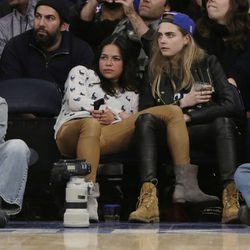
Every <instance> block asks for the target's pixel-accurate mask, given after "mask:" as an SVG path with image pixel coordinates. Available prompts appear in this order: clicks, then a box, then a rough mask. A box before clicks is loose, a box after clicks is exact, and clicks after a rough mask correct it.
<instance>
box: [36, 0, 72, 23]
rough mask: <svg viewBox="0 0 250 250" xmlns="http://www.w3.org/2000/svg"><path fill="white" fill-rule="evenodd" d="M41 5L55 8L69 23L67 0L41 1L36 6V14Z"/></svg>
mask: <svg viewBox="0 0 250 250" xmlns="http://www.w3.org/2000/svg"><path fill="white" fill-rule="evenodd" d="M40 5H47V6H49V7H51V8H53V9H54V10H55V11H56V12H57V13H58V14H59V16H60V18H61V19H62V20H63V21H65V22H69V3H68V1H67V0H40V1H38V3H37V4H36V7H35V13H36V10H37V7H38V6H40Z"/></svg>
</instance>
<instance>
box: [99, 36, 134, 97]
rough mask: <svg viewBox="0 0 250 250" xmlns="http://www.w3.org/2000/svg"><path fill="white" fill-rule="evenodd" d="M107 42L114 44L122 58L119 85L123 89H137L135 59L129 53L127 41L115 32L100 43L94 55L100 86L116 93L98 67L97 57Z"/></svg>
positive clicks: (112, 94) (106, 90)
mask: <svg viewBox="0 0 250 250" xmlns="http://www.w3.org/2000/svg"><path fill="white" fill-rule="evenodd" d="M109 44H114V45H116V46H117V47H118V48H119V50H120V53H121V56H122V60H123V72H122V74H121V76H120V79H119V82H118V83H119V87H121V88H122V90H123V91H125V90H128V91H137V83H136V64H135V62H136V59H135V58H134V57H133V55H131V54H132V53H131V50H130V47H129V44H128V42H127V41H126V40H125V38H123V37H121V36H118V35H116V34H114V35H111V36H109V37H107V38H106V39H105V40H103V42H102V43H101V45H100V46H99V48H98V50H97V53H96V57H95V71H96V73H97V74H98V76H99V77H100V80H101V88H102V89H103V91H105V92H106V93H107V94H109V95H111V96H114V95H116V90H115V89H114V87H113V83H112V82H111V81H110V80H108V79H106V78H105V77H104V76H103V75H102V74H101V72H100V69H99V59H100V56H101V54H102V51H103V48H104V47H105V46H107V45H109Z"/></svg>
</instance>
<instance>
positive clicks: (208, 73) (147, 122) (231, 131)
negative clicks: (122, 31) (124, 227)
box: [130, 12, 239, 222]
mask: <svg viewBox="0 0 250 250" xmlns="http://www.w3.org/2000/svg"><path fill="white" fill-rule="evenodd" d="M194 28H195V24H194V21H193V20H192V19H191V18H189V17H188V16H187V15H185V14H183V13H178V12H166V13H165V14H164V15H163V17H162V20H161V22H160V24H159V26H158V29H157V33H156V36H155V39H154V41H153V44H152V51H151V58H150V64H149V72H150V78H149V80H148V84H147V87H146V88H145V89H144V91H143V92H142V93H141V95H140V108H141V109H145V108H147V107H152V106H158V105H163V106H165V105H166V104H176V105H177V106H179V107H180V108H181V109H182V111H183V113H184V114H183V116H184V119H185V121H186V123H187V128H188V133H189V138H190V148H191V150H196V151H201V150H203V151H206V152H211V151H212V152H214V153H215V154H216V156H217V160H218V168H219V174H220V177H221V182H222V186H223V202H224V209H223V218H222V221H223V222H230V221H233V220H235V219H237V213H238V208H239V204H238V199H237V194H238V193H237V192H236V191H235V192H234V193H233V194H232V193H229V191H228V187H230V188H231V187H232V186H234V182H233V181H234V178H233V177H234V176H233V175H234V172H235V169H236V166H237V154H236V153H237V152H236V135H237V129H236V126H235V123H234V121H233V119H231V118H232V117H234V116H235V115H236V114H237V113H239V109H238V108H237V106H236V105H235V103H234V95H233V91H232V89H231V86H230V84H229V83H228V81H227V78H226V76H225V74H224V71H223V69H222V67H221V66H220V64H219V63H218V61H217V59H216V57H215V56H209V55H207V54H206V53H205V52H204V50H203V49H201V48H200V47H198V46H197V44H196V43H195V41H194V38H193V36H192V34H193V31H194ZM144 42H146V41H144ZM150 42H151V41H150ZM157 120H158V122H157ZM161 124H162V122H161V121H160V120H159V119H155V118H154V117H152V115H145V114H143V115H141V116H140V117H139V118H138V119H137V121H136V129H135V136H136V138H137V140H136V141H139V142H140V143H139V144H138V145H137V146H136V148H137V149H138V153H137V154H138V157H139V159H140V160H141V161H140V162H141V164H140V165H139V170H140V171H139V174H140V179H141V183H142V186H143V185H144V184H145V183H148V182H152V180H155V179H156V178H157V172H158V171H157V170H158V163H159V162H158V161H159V160H158V159H159V158H160V153H161V151H159V150H158V148H157V147H156V146H154V145H157V144H159V138H160V140H161V141H162V140H163V139H162V138H164V137H163V136H162V134H164V130H162V129H158V128H161V127H162V125H161ZM145 155H146V156H147V157H145ZM174 172H175V179H176V183H177V184H178V183H181V180H180V179H179V178H180V173H182V172H183V170H182V169H181V168H178V167H175V168H174ZM187 175H188V174H186V176H187ZM230 190H232V189H230ZM178 197H179V195H178V189H175V190H174V194H173V201H174V202H178V203H184V202H186V201H187V200H185V199H178ZM139 200H140V202H139V205H138V207H137V209H136V211H134V212H133V213H131V214H130V220H136V221H146V220H145V218H148V217H149V216H150V211H151V204H150V196H149V195H148V194H147V193H145V192H141V194H140V198H139Z"/></svg>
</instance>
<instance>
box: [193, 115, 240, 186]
mask: <svg viewBox="0 0 250 250" xmlns="http://www.w3.org/2000/svg"><path fill="white" fill-rule="evenodd" d="M188 132H189V139H190V149H191V151H192V150H198V151H201V150H203V151H204V150H205V151H211V152H214V153H215V155H216V156H217V161H218V167H219V169H218V170H219V174H220V179H221V182H222V184H223V185H224V184H225V183H227V182H229V181H232V180H233V179H234V178H233V175H234V172H235V170H236V168H237V137H238V131H237V127H236V125H235V123H234V121H233V120H232V119H229V118H226V117H219V118H217V119H215V120H214V121H213V122H211V123H208V124H198V125H192V124H190V125H188Z"/></svg>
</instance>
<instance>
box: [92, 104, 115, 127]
mask: <svg viewBox="0 0 250 250" xmlns="http://www.w3.org/2000/svg"><path fill="white" fill-rule="evenodd" d="M92 117H93V118H95V119H97V120H98V121H99V122H100V123H101V124H103V125H109V124H111V123H112V122H114V121H115V120H116V119H115V115H114V113H113V112H112V111H111V110H110V109H109V108H106V109H105V110H93V111H92Z"/></svg>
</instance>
